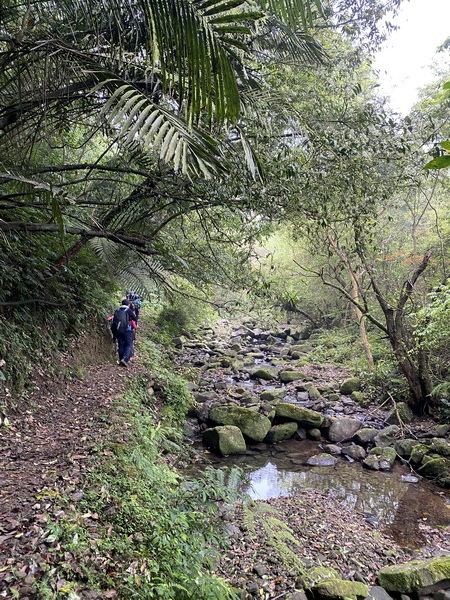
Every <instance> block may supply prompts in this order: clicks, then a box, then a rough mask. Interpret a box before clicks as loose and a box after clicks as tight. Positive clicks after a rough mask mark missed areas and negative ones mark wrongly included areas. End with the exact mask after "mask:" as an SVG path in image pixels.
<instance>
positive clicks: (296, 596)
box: [285, 590, 447, 600]
mask: <svg viewBox="0 0 450 600" xmlns="http://www.w3.org/2000/svg"><path fill="white" fill-rule="evenodd" d="M285 600H308V598H307V596H306V594H305V592H301V591H299V590H294V591H293V592H291V593H290V594H288V595H287V596H285ZM443 600H447V599H446V598H444V599H443Z"/></svg>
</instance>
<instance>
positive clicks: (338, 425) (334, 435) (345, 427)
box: [328, 418, 362, 442]
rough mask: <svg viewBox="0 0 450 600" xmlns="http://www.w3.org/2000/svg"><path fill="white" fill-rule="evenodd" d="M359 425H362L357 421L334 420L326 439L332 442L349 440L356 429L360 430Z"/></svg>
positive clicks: (346, 419) (347, 419)
mask: <svg viewBox="0 0 450 600" xmlns="http://www.w3.org/2000/svg"><path fill="white" fill-rule="evenodd" d="M361 425H362V423H361V421H358V419H350V418H344V419H336V420H335V421H333V423H332V425H331V427H330V429H329V431H328V439H329V440H330V441H332V442H345V441H347V440H351V439H352V437H353V436H354V435H355V433H356V432H357V431H358V429H361Z"/></svg>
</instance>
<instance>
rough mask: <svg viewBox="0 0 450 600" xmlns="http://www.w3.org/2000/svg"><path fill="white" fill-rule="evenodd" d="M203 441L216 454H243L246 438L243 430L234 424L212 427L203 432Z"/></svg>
mask: <svg viewBox="0 0 450 600" xmlns="http://www.w3.org/2000/svg"><path fill="white" fill-rule="evenodd" d="M202 439H203V443H204V444H205V446H206V447H207V448H210V449H211V450H212V451H213V452H214V453H215V454H220V455H222V456H226V455H227V454H243V453H244V452H245V440H244V436H243V435H242V432H241V430H240V429H239V428H238V427H234V426H233V425H224V426H222V427H211V428H210V429H205V431H204V432H203V438H202Z"/></svg>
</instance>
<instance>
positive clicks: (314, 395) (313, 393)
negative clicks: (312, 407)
mask: <svg viewBox="0 0 450 600" xmlns="http://www.w3.org/2000/svg"><path fill="white" fill-rule="evenodd" d="M305 387H306V389H307V390H308V396H309V399H310V400H312V401H313V402H314V401H316V400H320V398H321V397H322V396H321V395H320V392H319V390H318V389H317V388H316V387H314V386H313V384H312V383H308V384H306V385H305Z"/></svg>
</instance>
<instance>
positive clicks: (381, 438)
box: [373, 425, 400, 447]
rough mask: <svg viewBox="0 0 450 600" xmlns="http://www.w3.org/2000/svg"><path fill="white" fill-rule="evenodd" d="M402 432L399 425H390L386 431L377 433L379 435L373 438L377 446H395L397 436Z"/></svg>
mask: <svg viewBox="0 0 450 600" xmlns="http://www.w3.org/2000/svg"><path fill="white" fill-rule="evenodd" d="M399 431H400V428H399V427H398V426H397V425H390V426H389V427H386V428H385V429H382V430H381V431H379V432H378V433H377V435H376V436H375V437H374V438H373V441H374V443H375V445H376V446H380V447H385V446H393V445H394V442H395V436H396V435H397V433H398V432H399Z"/></svg>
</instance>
